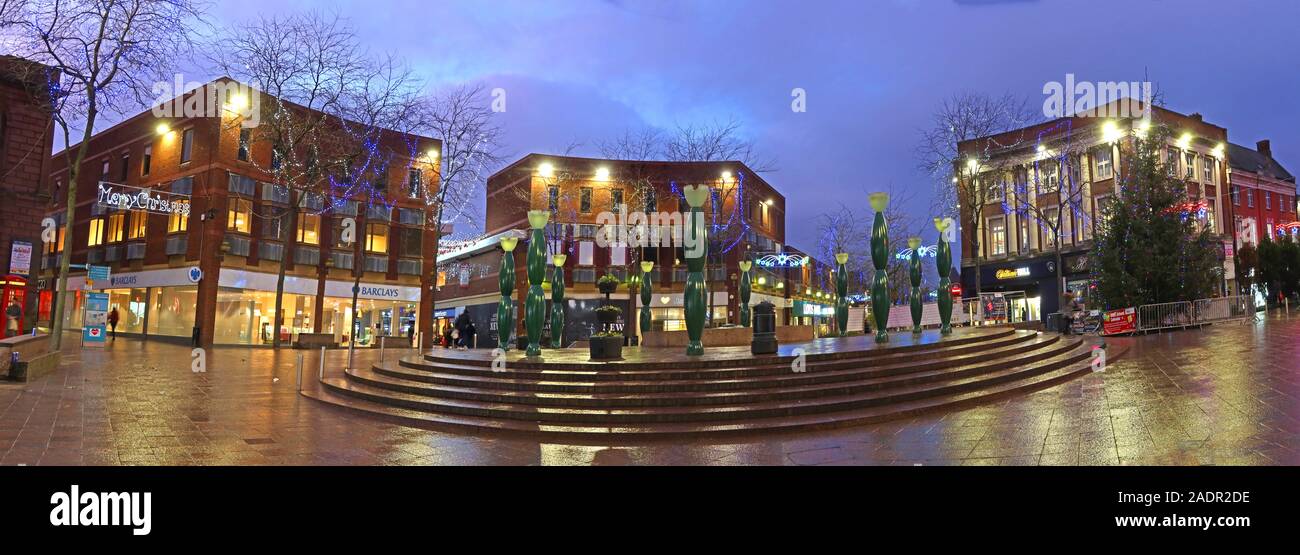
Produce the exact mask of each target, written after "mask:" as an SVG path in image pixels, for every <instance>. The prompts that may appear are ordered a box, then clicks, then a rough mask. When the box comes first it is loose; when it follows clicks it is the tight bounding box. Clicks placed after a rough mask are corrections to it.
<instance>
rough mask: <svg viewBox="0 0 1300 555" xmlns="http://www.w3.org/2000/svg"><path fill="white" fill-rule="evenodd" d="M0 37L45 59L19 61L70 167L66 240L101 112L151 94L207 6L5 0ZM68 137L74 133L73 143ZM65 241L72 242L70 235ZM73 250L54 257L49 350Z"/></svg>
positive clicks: (58, 327) (166, 1)
mask: <svg viewBox="0 0 1300 555" xmlns="http://www.w3.org/2000/svg"><path fill="white" fill-rule="evenodd" d="M4 2H5V3H4V5H3V13H4V14H5V19H6V20H7V21H8V25H7V28H6V36H5V37H4V38H3V39H2V40H3V42H4V44H5V46H6V47H7V49H8V50H9V51H10V52H11V53H12V54H13V55H15V56H18V57H20V58H25V59H28V60H32V61H34V62H38V63H40V64H44V65H45V66H47V67H45V68H41V67H37V66H30V65H24V64H19V65H18V66H16V67H21V68H27V69H26V70H27V71H42V72H45V71H47V68H48V72H47V73H43V74H42V75H39V76H36V75H26V76H22V78H23V80H24V81H25V82H33V81H35V82H48V83H49V87H48V89H49V91H50V102H49V103H48V106H49V108H50V110H51V116H52V118H53V120H54V122H55V124H56V125H57V127H58V129H59V131H60V132H61V133H62V135H63V142H64V144H65V145H67V148H65V149H64V156H65V158H66V162H67V167H68V187H67V191H66V194H67V197H66V199H67V204H66V210H67V214H66V215H67V217H66V222H65V224H64V226H65V236H67V237H69V238H71V237H72V225H73V223H74V222H75V218H74V217H73V213H74V211H75V208H76V202H77V182H78V180H79V179H80V178H81V163H82V161H83V160H84V159H85V157H86V153H87V151H88V150H89V147H90V138H91V137H92V136H93V135H94V134H95V131H96V129H97V125H98V124H99V120H100V117H101V116H102V115H104V114H106V113H107V114H113V113H126V112H127V111H128V110H132V109H136V108H138V107H140V106H142V105H144V104H145V103H146V102H147V101H148V100H150V99H151V98H152V96H153V94H154V93H153V92H152V90H153V85H154V84H155V83H158V82H166V81H168V80H169V79H168V77H167V76H165V75H164V74H163V71H164V70H166V69H167V68H171V67H173V64H174V63H175V61H176V60H177V59H184V57H185V56H186V55H187V54H188V53H189V52H191V50H192V47H193V41H194V38H195V36H196V34H197V33H196V31H197V29H198V26H199V25H200V24H201V23H202V16H203V12H204V10H205V8H206V5H205V4H203V3H202V2H199V1H195V0H113V1H108V0H49V1H44V2H22V1H18V0H4ZM74 135H79V137H76V138H77V141H76V142H74V141H73V138H74ZM69 241H71V239H69ZM71 258H72V248H71V243H70V242H69V244H68V248H65V249H64V250H63V253H62V255H61V256H60V259H59V278H58V286H57V290H58V293H57V295H56V298H55V306H54V309H53V310H52V311H51V312H50V318H51V320H53V322H52V335H53V336H54V337H53V340H54V348H56V349H57V348H58V346H59V344H60V343H61V340H62V334H63V313H64V311H65V310H66V303H67V286H68V267H69V264H70V262H71Z"/></svg>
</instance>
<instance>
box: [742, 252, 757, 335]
mask: <svg viewBox="0 0 1300 555" xmlns="http://www.w3.org/2000/svg"><path fill="white" fill-rule="evenodd" d="M753 266H754V263H753V262H751V261H749V260H741V261H740V284H739V285H740V325H741V326H744V327H746V328H747V327H749V295H750V283H749V269H750V268H752V267H753Z"/></svg>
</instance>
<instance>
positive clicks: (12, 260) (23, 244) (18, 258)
mask: <svg viewBox="0 0 1300 555" xmlns="http://www.w3.org/2000/svg"><path fill="white" fill-rule="evenodd" d="M9 273H10V274H13V275H17V276H25V275H29V274H31V273H32V244H31V243H30V242H27V241H19V240H16V239H15V240H14V241H13V243H11V244H10V246H9Z"/></svg>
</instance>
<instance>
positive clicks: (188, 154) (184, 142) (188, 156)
mask: <svg viewBox="0 0 1300 555" xmlns="http://www.w3.org/2000/svg"><path fill="white" fill-rule="evenodd" d="M193 158H194V128H193V127H190V128H187V129H185V130H184V131H181V155H180V160H181V165H185V164H188V163H190V161H192V160H193Z"/></svg>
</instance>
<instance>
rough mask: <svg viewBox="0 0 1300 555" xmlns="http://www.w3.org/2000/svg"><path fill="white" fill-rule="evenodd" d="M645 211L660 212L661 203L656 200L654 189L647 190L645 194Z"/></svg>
mask: <svg viewBox="0 0 1300 555" xmlns="http://www.w3.org/2000/svg"><path fill="white" fill-rule="evenodd" d="M645 211H646V212H658V211H659V202H658V201H657V200H656V199H655V191H654V189H647V190H646V192H645Z"/></svg>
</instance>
